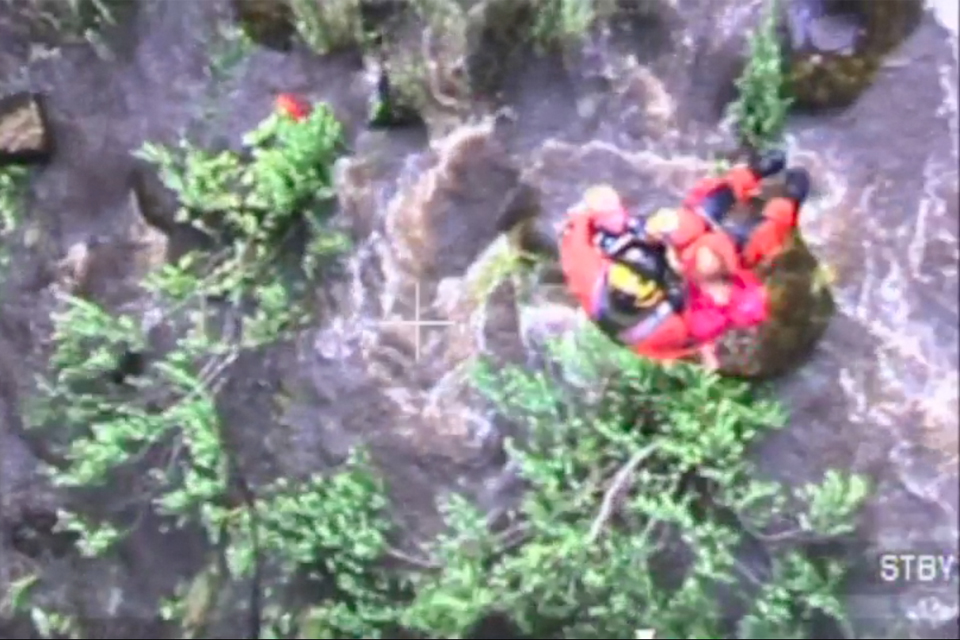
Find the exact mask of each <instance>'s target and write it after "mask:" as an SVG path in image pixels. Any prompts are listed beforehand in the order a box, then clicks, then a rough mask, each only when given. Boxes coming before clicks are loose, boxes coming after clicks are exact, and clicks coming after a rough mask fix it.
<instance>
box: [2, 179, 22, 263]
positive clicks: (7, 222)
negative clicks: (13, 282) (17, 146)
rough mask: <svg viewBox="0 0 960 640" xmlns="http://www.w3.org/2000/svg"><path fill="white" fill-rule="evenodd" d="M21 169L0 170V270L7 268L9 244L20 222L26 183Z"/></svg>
mask: <svg viewBox="0 0 960 640" xmlns="http://www.w3.org/2000/svg"><path fill="white" fill-rule="evenodd" d="M27 177H28V174H27V171H26V169H24V168H23V167H16V166H12V167H4V168H3V169H0V270H3V271H5V270H6V269H7V267H8V266H9V259H10V256H9V249H10V247H9V244H10V240H11V236H12V235H13V233H14V231H16V230H17V229H18V228H19V227H20V223H21V222H22V217H23V215H22V211H21V208H22V197H23V192H24V188H25V186H26V181H27Z"/></svg>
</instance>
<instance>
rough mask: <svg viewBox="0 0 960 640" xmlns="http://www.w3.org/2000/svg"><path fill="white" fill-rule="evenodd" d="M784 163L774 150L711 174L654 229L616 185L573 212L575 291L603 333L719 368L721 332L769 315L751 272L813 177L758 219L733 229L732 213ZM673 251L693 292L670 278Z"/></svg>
mask: <svg viewBox="0 0 960 640" xmlns="http://www.w3.org/2000/svg"><path fill="white" fill-rule="evenodd" d="M784 165H785V159H784V157H783V155H782V154H780V153H772V154H766V155H763V156H760V157H758V158H757V159H755V160H754V161H753V162H751V163H750V164H749V165H744V166H738V167H735V168H734V169H732V170H731V171H729V172H728V173H727V174H726V175H724V176H722V177H720V178H708V179H706V180H704V181H702V182H701V183H700V184H698V185H697V186H696V187H695V188H694V189H693V191H692V192H691V193H690V195H689V196H688V197H687V198H686V200H685V201H684V203H683V206H682V207H681V209H680V210H678V211H666V212H662V213H658V214H656V215H654V216H653V217H651V218H650V219H648V220H647V221H646V223H645V224H644V223H641V222H640V221H638V220H636V219H631V218H630V216H629V214H627V213H626V211H625V209H624V208H623V206H622V204H621V202H620V199H619V197H618V196H617V194H616V192H615V191H613V189H611V188H609V187H605V188H594V189H592V190H591V191H590V192H588V194H587V196H586V197H585V198H584V202H583V203H582V206H581V207H580V208H579V209H577V210H575V211H572V212H571V214H570V217H569V219H568V222H567V226H566V228H565V231H564V235H563V238H562V240H561V263H562V266H563V270H564V273H565V275H566V278H567V282H568V286H569V287H570V289H571V291H572V293H573V294H574V295H575V296H576V297H577V298H578V300H579V301H580V303H581V304H582V305H583V307H584V309H586V310H587V312H588V313H589V314H590V316H591V318H593V319H594V320H595V321H596V322H597V323H598V325H599V326H600V327H601V328H603V329H604V330H605V331H607V333H609V334H611V335H612V337H614V338H616V339H617V340H619V341H620V342H622V343H624V344H626V345H628V346H630V347H632V348H633V349H634V350H635V351H636V352H637V353H638V354H640V355H644V356H648V357H653V358H658V359H668V360H669V359H678V358H684V357H687V356H690V355H693V354H694V353H696V352H700V355H701V357H702V360H703V361H704V364H705V366H708V367H710V368H715V367H716V366H717V362H716V354H715V352H714V349H713V343H714V341H715V340H716V338H717V337H719V335H722V333H723V332H725V331H726V330H728V329H730V328H734V327H737V326H751V325H753V324H757V323H759V322H762V321H763V320H764V319H765V318H766V298H765V291H764V289H763V287H762V285H761V284H760V283H759V281H758V280H757V279H756V278H755V277H754V276H753V275H752V274H751V273H750V272H749V271H748V270H747V269H748V268H752V267H755V266H757V265H758V264H760V263H761V262H763V261H765V260H768V259H770V258H772V257H773V256H775V255H777V254H778V253H779V252H780V251H781V250H782V248H783V246H784V244H785V243H786V242H787V241H788V240H789V238H790V236H791V234H792V233H793V229H794V228H795V226H796V222H797V212H798V211H799V207H800V205H801V204H802V202H803V200H804V199H805V198H806V196H807V193H808V191H809V176H808V175H807V174H806V172H804V171H802V170H796V169H794V170H790V171H788V172H787V175H786V182H787V188H786V195H785V196H784V197H780V198H773V199H771V200H770V201H768V203H767V204H766V206H765V208H764V210H763V215H762V216H761V218H760V219H759V220H757V221H753V222H751V223H748V224H747V225H738V226H730V225H726V226H724V223H725V222H726V216H727V214H728V213H729V212H730V210H731V209H732V208H733V207H734V206H735V205H736V204H738V203H741V204H742V203H746V202H749V201H750V199H752V198H754V197H756V196H757V195H759V193H760V188H761V182H762V180H763V179H764V178H766V177H769V176H771V175H773V174H776V173H779V172H780V171H782V170H783V169H784ZM668 254H672V257H673V259H674V260H673V262H674V265H673V266H675V267H677V269H678V270H679V271H680V273H682V274H683V275H684V276H685V278H686V279H688V280H689V283H687V284H688V286H684V285H683V283H682V281H681V283H680V284H679V286H678V283H677V282H676V281H674V282H670V274H673V270H672V269H671V268H670V267H671V264H670V263H671V261H670V260H669V259H668ZM637 264H639V268H637ZM625 267H627V268H625ZM745 267H747V268H745ZM631 273H632V277H631ZM688 301H689V302H692V305H688V304H687V302H688Z"/></svg>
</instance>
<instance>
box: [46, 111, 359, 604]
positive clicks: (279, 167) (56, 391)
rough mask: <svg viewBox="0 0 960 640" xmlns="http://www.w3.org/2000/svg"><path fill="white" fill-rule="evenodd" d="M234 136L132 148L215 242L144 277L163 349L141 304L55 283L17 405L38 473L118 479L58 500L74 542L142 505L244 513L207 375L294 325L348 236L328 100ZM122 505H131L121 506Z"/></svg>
mask: <svg viewBox="0 0 960 640" xmlns="http://www.w3.org/2000/svg"><path fill="white" fill-rule="evenodd" d="M244 145H245V147H246V151H245V152H243V153H239V152H233V151H223V152H220V153H216V154H212V153H209V152H206V151H204V150H202V149H199V148H197V147H195V146H193V145H191V144H189V143H187V142H181V143H180V144H179V145H178V146H177V147H176V148H173V149H170V148H166V147H161V146H156V145H146V146H145V148H144V149H143V151H142V152H141V153H140V154H139V155H140V156H141V157H143V158H146V159H147V160H150V161H151V162H153V163H155V164H156V165H157V166H158V169H159V172H160V177H161V178H162V180H163V182H164V183H165V184H166V185H167V186H168V187H170V188H171V189H172V190H173V191H174V192H175V193H176V194H177V196H178V198H179V201H180V203H181V210H180V211H179V216H178V217H179V219H180V220H181V221H182V222H184V223H189V224H192V225H194V226H195V227H197V228H198V229H201V230H203V231H205V232H207V233H209V234H210V235H211V237H212V238H214V239H216V240H218V241H219V243H218V244H217V248H216V249H215V250H214V251H213V252H209V253H198V252H195V253H191V254H188V255H187V256H185V257H184V258H182V259H181V260H179V261H178V262H176V263H175V264H169V265H166V266H164V267H163V268H161V269H159V270H157V271H155V272H154V273H151V274H149V276H148V278H147V279H146V281H145V282H144V283H143V289H144V292H145V294H146V296H147V299H149V300H150V302H151V303H152V304H153V305H154V307H155V308H156V309H159V310H161V311H162V318H160V319H159V323H160V324H163V325H165V326H166V327H168V328H170V329H171V330H173V331H175V332H176V334H177V342H176V345H175V347H174V348H172V349H170V350H169V351H166V352H163V353H151V345H150V341H149V340H148V335H147V328H146V327H145V326H143V323H142V322H141V318H139V317H137V316H134V315H131V314H118V313H114V312H112V311H111V310H108V309H105V308H103V307H102V306H100V305H98V304H97V303H96V302H94V301H90V300H83V299H80V298H77V297H74V296H70V295H65V296H64V297H63V299H62V301H61V305H60V308H59V309H58V311H57V312H56V313H55V314H54V318H53V320H54V327H55V331H54V335H53V340H52V343H53V352H52V355H51V358H50V363H49V368H48V372H47V373H46V374H45V375H44V376H42V377H41V379H40V380H39V381H38V390H37V393H36V395H35V397H34V398H32V401H31V403H30V407H29V412H28V413H29V416H28V423H29V427H30V428H31V429H32V430H35V431H38V432H41V433H42V434H43V436H44V438H45V440H47V441H48V442H49V443H50V445H51V446H50V449H51V451H52V452H53V455H54V458H55V460H53V461H52V464H51V466H50V467H49V468H47V472H48V475H49V476H50V478H51V480H52V481H53V483H54V484H56V485H59V486H61V487H66V488H70V489H74V490H81V491H83V492H88V491H90V490H95V489H100V490H104V489H106V488H110V487H117V486H122V487H124V491H122V492H121V493H123V494H124V495H115V496H114V497H115V498H117V500H116V501H113V500H111V501H110V502H109V503H107V504H118V505H120V506H119V507H116V509H115V510H114V511H110V510H109V508H98V509H94V510H90V509H88V510H83V511H77V512H70V513H66V512H65V513H62V514H60V520H59V523H58V526H59V528H61V529H66V530H70V531H73V532H75V533H76V534H77V536H78V546H79V549H80V551H81V552H82V553H83V554H84V555H87V556H100V555H103V554H104V553H106V552H108V551H109V550H110V549H111V548H112V547H113V546H114V545H115V544H116V543H117V542H119V541H120V540H122V539H123V538H124V537H125V536H126V535H127V534H129V533H130V532H132V531H133V530H134V529H135V528H136V527H138V526H139V525H140V523H141V522H142V521H143V519H142V517H141V516H142V514H143V513H144V512H145V511H148V510H150V511H154V512H155V513H157V514H160V515H163V516H168V517H169V518H170V519H171V520H172V521H175V522H176V523H177V524H179V525H185V524H187V523H199V524H201V525H202V527H203V529H204V530H205V531H206V536H207V538H208V540H209V541H210V542H211V543H212V544H214V545H215V546H216V545H220V544H221V543H222V542H223V541H224V540H225V538H224V536H225V534H226V532H227V531H229V530H231V528H233V527H234V526H235V525H234V523H235V522H237V521H238V520H242V519H243V517H249V515H247V516H244V513H245V512H246V511H245V510H247V509H249V508H252V507H250V505H244V504H241V505H238V504H236V503H235V502H234V501H233V500H231V498H230V495H229V494H230V492H229V491H228V488H229V484H230V483H229V479H230V477H231V473H236V472H237V468H236V461H235V460H234V459H233V457H232V455H231V453H230V451H229V448H228V447H227V445H226V438H225V429H226V425H224V424H222V421H221V420H220V416H219V414H218V410H217V403H216V397H217V392H218V389H219V388H220V386H221V385H222V383H223V382H224V379H225V375H226V373H227V372H228V371H229V368H230V365H231V364H232V363H233V362H234V361H235V360H236V359H237V357H238V356H239V355H240V354H241V353H243V352H245V351H246V352H249V351H251V350H255V349H259V348H261V347H264V346H268V345H271V344H274V343H276V342H278V341H281V340H284V339H285V338H287V337H289V336H290V335H291V334H292V333H293V332H295V331H297V330H298V329H299V328H301V327H302V326H303V325H302V323H303V322H304V321H305V320H306V319H307V316H308V315H309V314H307V313H305V312H304V311H302V309H303V308H304V305H303V304H302V300H301V299H300V297H299V293H298V290H299V289H298V287H296V286H295V285H296V284H298V283H300V284H302V283H304V282H309V281H310V276H314V275H316V273H317V271H316V270H317V268H318V267H322V266H328V265H330V264H331V259H332V258H334V257H335V256H337V255H339V254H340V253H342V252H343V251H344V250H345V249H346V248H347V244H346V239H345V236H343V234H342V233H340V232H339V231H338V230H337V229H336V228H335V226H333V224H332V219H331V215H330V214H331V213H332V206H331V201H332V199H333V197H334V191H333V185H332V166H333V163H334V161H335V160H336V158H337V157H338V156H339V155H340V154H341V153H342V151H343V145H342V136H341V128H340V125H339V123H338V122H337V121H336V120H335V119H334V117H333V115H332V114H331V112H330V111H329V110H328V109H327V108H326V107H325V106H322V105H321V106H319V107H318V108H316V109H315V110H314V111H313V113H312V114H311V115H310V116H309V117H307V118H305V119H304V120H302V121H297V120H294V119H293V118H290V117H287V116H283V115H279V114H275V115H272V116H270V117H269V118H267V119H266V120H265V121H264V122H262V123H261V124H260V125H259V126H258V127H257V128H256V129H255V130H254V131H253V132H251V133H250V134H249V135H248V136H246V138H245V140H244ZM303 235H307V236H309V241H308V242H307V243H306V244H307V247H306V250H305V252H304V253H303V256H302V257H303V259H302V260H301V261H300V264H299V265H297V266H301V267H303V271H304V272H305V273H303V274H301V275H303V276H306V277H301V278H300V279H299V280H297V279H296V278H293V277H291V276H290V273H289V269H287V268H286V267H287V266H289V265H286V264H285V261H284V255H285V254H286V253H287V251H288V250H289V248H290V247H289V245H290V239H291V236H298V237H299V236H303ZM223 318H229V321H228V322H226V323H220V322H219V320H218V319H223ZM154 326H156V322H155V323H154ZM131 354H146V355H148V356H149V357H150V361H149V364H148V366H146V368H145V369H143V370H141V371H133V372H121V371H119V370H118V367H120V366H121V363H122V362H123V360H124V359H125V358H126V357H128V356H130V355H131ZM157 460H162V462H159V463H157V462H153V463H151V462H149V461H157ZM113 493H114V494H116V493H117V492H116V491H113ZM131 507H133V508H134V510H135V511H137V512H138V513H139V514H140V515H137V516H134V517H130V512H131ZM34 613H35V615H34V618H36V617H37V615H39V614H37V613H36V612H34ZM45 615H46V614H45ZM49 617H50V616H49V615H47V616H46V618H44V619H47V618H49Z"/></svg>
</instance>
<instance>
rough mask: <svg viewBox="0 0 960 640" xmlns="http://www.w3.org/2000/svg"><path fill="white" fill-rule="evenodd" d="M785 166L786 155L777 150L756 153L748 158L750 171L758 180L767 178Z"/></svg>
mask: <svg viewBox="0 0 960 640" xmlns="http://www.w3.org/2000/svg"><path fill="white" fill-rule="evenodd" d="M786 166H787V154H786V153H784V152H783V151H780V150H779V149H773V150H771V151H764V152H762V153H756V154H754V155H753V157H751V158H750V170H751V171H753V173H754V175H756V176H757V177H759V178H769V177H771V176H775V175H777V174H778V173H780V172H781V171H783V170H784V169H785V168H786Z"/></svg>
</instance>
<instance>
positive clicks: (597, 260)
mask: <svg viewBox="0 0 960 640" xmlns="http://www.w3.org/2000/svg"><path fill="white" fill-rule="evenodd" d="M594 233H596V228H595V226H594V219H593V215H592V214H591V213H590V212H587V211H573V212H571V213H570V214H569V217H568V218H567V222H566V224H565V226H564V228H563V231H562V233H561V237H560V266H561V268H562V269H563V275H564V277H565V278H566V281H567V286H568V287H569V288H570V291H571V293H572V294H573V295H574V297H576V298H577V300H579V301H580V303H581V304H582V305H583V306H584V308H586V309H587V310H588V311H589V310H590V307H591V301H592V300H593V292H594V288H595V287H596V284H597V279H598V278H600V277H601V276H602V274H603V273H604V271H605V270H606V268H607V265H608V263H609V261H608V260H607V258H606V257H605V256H604V254H603V253H602V252H601V251H600V249H599V248H598V247H597V246H596V245H595V244H594V242H593V235H594Z"/></svg>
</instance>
